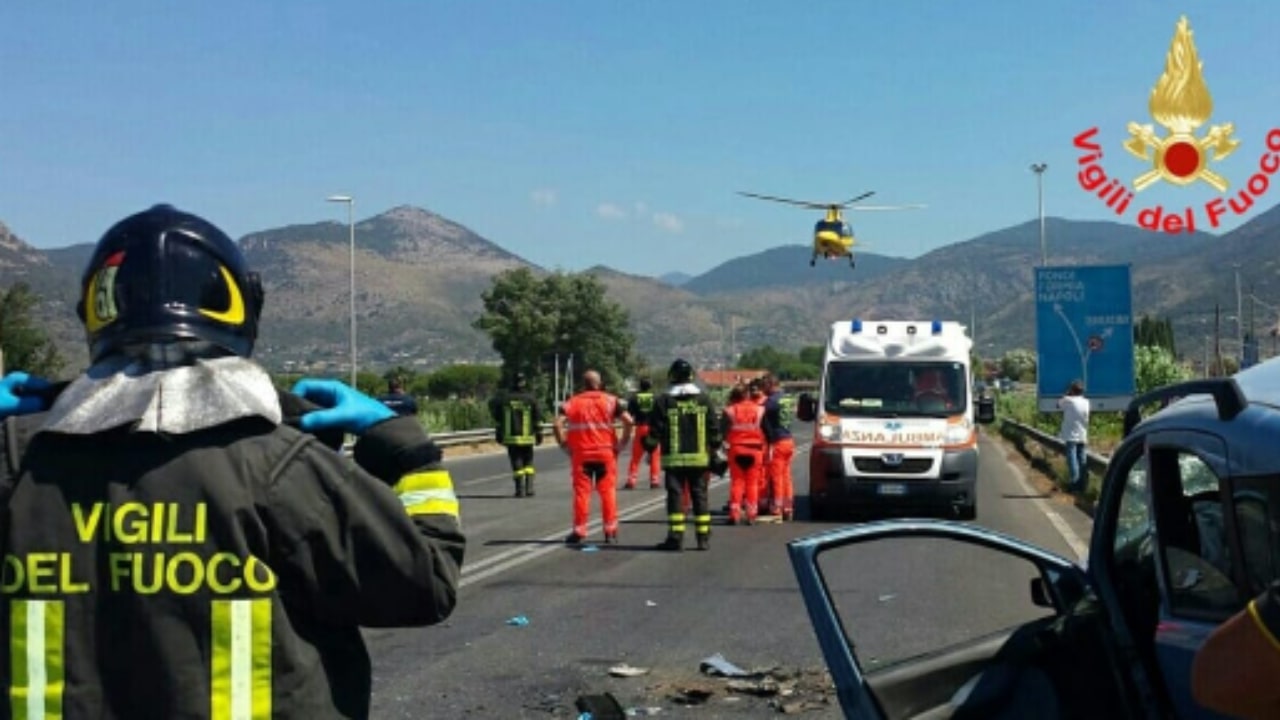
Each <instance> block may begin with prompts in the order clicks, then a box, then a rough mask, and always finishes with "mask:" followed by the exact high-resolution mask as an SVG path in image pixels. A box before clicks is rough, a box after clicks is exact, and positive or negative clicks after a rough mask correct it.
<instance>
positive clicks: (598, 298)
mask: <svg viewBox="0 0 1280 720" xmlns="http://www.w3.org/2000/svg"><path fill="white" fill-rule="evenodd" d="M481 298H482V299H483V301H484V312H483V314H481V316H480V317H479V318H477V319H476V321H475V322H474V323H473V327H475V328H476V329H477V330H481V331H483V332H485V333H487V334H488V335H489V338H490V340H491V341H492V343H493V349H494V351H495V352H496V353H498V355H499V356H501V357H502V377H503V378H510V377H511V376H512V375H513V374H515V373H517V372H519V373H523V374H524V375H525V377H527V378H530V379H531V381H533V382H534V383H535V384H536V385H539V386H541V385H543V384H544V383H543V382H542V381H541V380H542V375H543V370H542V363H541V361H542V358H543V357H544V356H545V355H547V354H548V353H551V352H553V351H559V352H573V353H576V355H577V357H578V358H579V363H581V366H579V367H575V368H574V369H575V371H578V372H580V371H582V370H584V369H585V368H587V367H590V368H594V369H596V370H598V371H599V372H600V374H601V375H602V376H603V377H604V381H605V383H606V384H607V385H608V386H611V387H618V386H620V385H621V382H622V379H623V378H624V377H627V376H628V375H629V374H630V373H631V372H632V371H633V370H634V369H635V368H636V367H638V366H639V364H640V359H639V358H638V357H637V356H636V354H635V350H634V346H635V337H634V335H633V334H632V333H631V318H630V316H629V315H628V313H627V311H626V309H625V308H623V307H622V306H621V305H620V304H618V303H616V302H613V301H611V300H609V299H608V297H606V293H605V287H604V285H603V284H602V283H601V281H600V280H599V279H598V278H596V277H594V276H592V275H589V274H586V273H564V272H556V273H552V274H550V275H547V276H545V277H543V278H541V279H539V278H538V277H536V276H535V275H534V274H533V272H532V271H531V270H529V269H528V268H518V269H515V270H508V271H506V272H503V273H501V274H499V275H497V276H496V277H494V279H493V285H492V286H491V287H490V288H489V289H488V290H486V291H485V292H484V293H483V294H482V295H481Z"/></svg>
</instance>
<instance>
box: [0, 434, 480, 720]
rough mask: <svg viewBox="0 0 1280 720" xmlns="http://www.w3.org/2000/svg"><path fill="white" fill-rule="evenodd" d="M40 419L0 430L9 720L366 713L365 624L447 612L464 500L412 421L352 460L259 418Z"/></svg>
mask: <svg viewBox="0 0 1280 720" xmlns="http://www.w3.org/2000/svg"><path fill="white" fill-rule="evenodd" d="M40 418H41V416H40V415H33V416H26V417H20V418H10V419H8V420H7V421H6V422H5V424H4V438H3V442H0V447H2V448H3V457H2V458H0V475H3V476H5V477H4V480H3V483H2V484H0V558H3V560H2V562H3V574H2V576H0V632H3V633H4V637H5V639H6V641H7V642H6V645H7V647H8V648H9V651H8V652H4V653H0V681H2V682H3V684H4V687H5V688H6V690H7V691H8V692H7V697H6V698H4V699H3V709H2V710H0V717H3V718H11V717H12V718H48V719H49V720H58V719H60V718H67V720H76V719H77V718H94V719H95V720H97V719H102V720H108V719H112V720H113V719H116V718H119V719H121V720H124V719H128V720H143V719H147V718H166V719H179V718H201V719H203V718H213V719H215V720H224V719H226V720H230V719H240V718H248V719H252V720H258V719H262V720H266V719H267V718H305V719H306V720H322V719H325V718H361V717H366V716H367V715H368V713H369V693H370V682H371V670H370V663H369V656H368V653H367V652H366V649H365V646H364V642H363V640H362V637H361V634H360V630H359V628H360V626H365V627H394V626H418V625H429V624H432V623H437V622H440V621H441V620H443V619H445V618H447V617H448V616H449V614H450V612H451V611H452V610H453V607H454V603H455V601H456V596H457V591H458V581H459V574H460V566H461V563H462V558H463V550H464V544H465V541H464V538H463V535H462V532H461V530H460V526H459V522H458V520H457V500H456V498H454V497H453V491H452V484H451V483H450V482H449V477H448V474H447V471H445V470H443V469H442V468H441V467H440V465H439V460H440V451H439V449H438V448H436V447H435V445H434V444H433V443H431V442H430V441H429V440H428V439H427V436H426V434H425V433H424V431H423V430H422V428H421V426H420V425H418V424H417V421H416V420H415V419H413V418H393V419H391V420H387V421H384V422H382V423H380V424H378V425H375V426H374V427H373V428H371V429H370V430H369V432H367V433H366V434H365V435H364V436H363V437H362V438H361V439H360V440H359V442H358V443H357V444H356V446H355V453H354V454H355V460H356V462H355V463H352V461H351V460H350V459H348V458H345V457H343V456H341V455H340V454H339V453H337V452H334V450H333V449H331V448H329V447H326V446H324V445H322V444H321V443H320V442H319V441H318V440H317V439H316V438H315V437H312V436H310V435H306V434H303V433H301V432H299V431H298V430H295V429H293V428H291V427H289V426H286V425H274V424H272V423H270V422H268V421H266V420H261V419H256V418H247V419H241V420H236V421H232V422H228V423H225V424H223V425H219V426H216V427H212V428H208V429H206V430H201V431H198V432H194V433H191V434H188V435H167V436H166V435H157V434H151V433H131V432H129V431H128V430H127V429H124V428H122V429H119V430H112V431H107V432H104V433H100V434H97V435H84V436H76V435H63V434H56V433H48V432H46V433H39V434H34V435H32V434H31V433H33V432H34V428H38V427H39V424H40ZM24 438H25V440H24ZM24 442H26V443H27V444H26V452H25V453H22V452H21V449H20V446H21V445H22V444H23V443H24ZM357 464H358V465H359V467H357Z"/></svg>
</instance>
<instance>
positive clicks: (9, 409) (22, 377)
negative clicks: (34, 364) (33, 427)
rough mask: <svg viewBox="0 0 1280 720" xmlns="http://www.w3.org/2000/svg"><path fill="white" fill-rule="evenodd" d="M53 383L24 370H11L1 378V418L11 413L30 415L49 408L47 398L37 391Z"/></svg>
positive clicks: (46, 388) (45, 388) (47, 387)
mask: <svg viewBox="0 0 1280 720" xmlns="http://www.w3.org/2000/svg"><path fill="white" fill-rule="evenodd" d="M51 385H52V383H50V382H49V381H48V380H45V379H44V378H40V377H33V376H31V375H28V374H26V373H24V372H11V373H9V374H8V375H5V376H4V379H3V380H0V419H3V418H7V417H9V416H11V415H30V414H31V413H37V412H41V411H43V410H47V409H48V408H47V407H45V400H44V398H43V397H41V396H39V395H35V394H32V393H36V392H38V391H40V390H48V389H49V388H50V387H51Z"/></svg>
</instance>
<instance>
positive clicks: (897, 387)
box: [823, 361, 968, 417]
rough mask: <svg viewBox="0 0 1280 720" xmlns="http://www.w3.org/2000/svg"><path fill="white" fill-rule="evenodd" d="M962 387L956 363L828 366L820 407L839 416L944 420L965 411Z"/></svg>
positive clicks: (960, 368)
mask: <svg viewBox="0 0 1280 720" xmlns="http://www.w3.org/2000/svg"><path fill="white" fill-rule="evenodd" d="M965 385H966V383H965V369H964V365H963V364H961V363H958V362H945V361H944V362H939V361H905V362H904V361H884V362H865V361H857V362H853V361H847V362H833V363H831V364H830V365H828V367H827V376H826V379H825V383H824V388H825V389H824V391H823V409H824V410H826V411H827V412H828V413H831V414H834V415H840V416H844V417H912V416H916V417H949V416H951V415H955V414H957V413H959V412H962V411H963V410H964V409H965V408H966V407H967V403H968V399H967V397H966V395H967V393H966V390H965Z"/></svg>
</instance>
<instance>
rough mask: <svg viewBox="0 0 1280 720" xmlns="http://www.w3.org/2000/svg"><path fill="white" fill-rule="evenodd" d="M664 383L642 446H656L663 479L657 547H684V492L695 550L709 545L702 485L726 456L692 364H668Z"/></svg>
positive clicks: (715, 417)
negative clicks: (663, 529)
mask: <svg viewBox="0 0 1280 720" xmlns="http://www.w3.org/2000/svg"><path fill="white" fill-rule="evenodd" d="M667 381H668V382H669V383H670V387H669V388H667V392H666V393H664V394H663V395H661V396H659V397H658V399H657V401H656V402H655V403H654V409H653V415H652V416H651V419H650V425H649V435H648V437H646V438H645V447H646V448H654V447H661V448H662V469H663V471H664V472H665V473H666V483H667V539H666V540H663V541H662V542H661V543H660V544H659V545H658V549H660V550H673V551H679V550H683V549H684V531H685V509H684V494H685V492H688V493H689V494H690V496H691V498H692V501H693V526H694V534H695V535H696V537H697V541H698V549H699V550H708V549H710V547H711V508H710V506H709V505H708V502H707V490H708V488H707V486H708V483H709V482H710V475H711V473H712V472H717V473H719V474H723V473H724V471H725V468H726V467H727V462H726V458H725V457H724V456H723V453H722V452H721V451H720V422H719V418H720V415H719V413H717V412H716V409H715V405H714V403H712V401H711V398H709V397H707V395H706V394H705V393H703V392H702V390H701V389H700V388H699V387H698V386H697V385H695V384H694V383H693V366H692V365H690V364H689V363H688V362H687V361H685V360H676V361H675V362H673V363H671V368H670V370H668V371H667Z"/></svg>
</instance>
